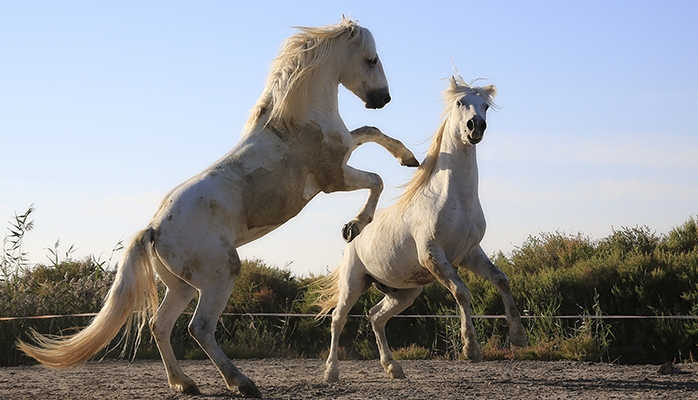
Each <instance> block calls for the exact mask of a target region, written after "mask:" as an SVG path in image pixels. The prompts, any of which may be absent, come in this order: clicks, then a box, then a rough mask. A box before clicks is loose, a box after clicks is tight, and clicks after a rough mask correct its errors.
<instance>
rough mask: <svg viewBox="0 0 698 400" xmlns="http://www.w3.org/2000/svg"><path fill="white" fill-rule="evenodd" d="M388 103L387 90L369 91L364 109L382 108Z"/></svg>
mask: <svg viewBox="0 0 698 400" xmlns="http://www.w3.org/2000/svg"><path fill="white" fill-rule="evenodd" d="M388 103H390V92H389V91H388V88H387V87H386V88H384V89H377V90H371V91H370V92H368V93H367V94H366V108H373V109H376V108H383V107H384V106H385V105H386V104H388Z"/></svg>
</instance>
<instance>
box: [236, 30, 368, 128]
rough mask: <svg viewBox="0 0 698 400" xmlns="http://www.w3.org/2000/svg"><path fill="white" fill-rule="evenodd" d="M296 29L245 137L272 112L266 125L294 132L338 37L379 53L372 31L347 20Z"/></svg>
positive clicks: (253, 112) (278, 59)
mask: <svg viewBox="0 0 698 400" xmlns="http://www.w3.org/2000/svg"><path fill="white" fill-rule="evenodd" d="M295 28H296V29H298V31H299V32H298V33H296V34H294V35H292V36H291V37H289V38H288V39H286V40H285V41H284V42H283V43H282V44H281V47H280V48H279V53H278V55H277V57H276V58H275V59H274V60H273V61H272V63H271V66H270V70H269V74H268V75H267V80H266V84H265V88H264V91H263V93H262V95H261V97H260V98H259V100H258V101H257V104H256V105H255V106H254V107H253V108H252V110H251V111H250V117H249V119H248V120H247V124H246V125H245V129H244V131H243V135H250V134H252V133H253V129H254V126H255V125H256V123H257V122H258V120H259V118H261V117H262V116H263V115H265V114H266V113H269V117H268V119H267V122H266V123H267V124H269V123H273V124H274V125H275V126H277V127H278V128H279V129H282V130H284V131H286V132H293V131H294V129H293V124H294V122H295V121H298V120H300V119H302V118H303V116H304V115H305V113H306V112H307V110H306V108H307V105H308V103H309V99H308V88H309V83H310V82H312V81H313V80H314V79H316V78H317V74H318V73H319V71H320V68H319V67H320V66H322V65H323V64H325V63H326V62H327V60H328V59H329V58H330V57H331V56H332V54H333V48H334V46H336V45H337V43H338V42H339V40H338V39H339V38H342V39H345V41H346V42H347V43H351V42H353V43H356V44H357V45H358V51H361V52H366V53H375V52H376V49H375V42H374V41H373V36H372V35H371V33H370V31H369V30H368V29H366V28H363V27H361V26H359V25H358V24H357V22H356V21H353V20H350V19H347V18H344V17H342V20H341V21H340V22H339V23H337V24H334V25H329V26H324V27H316V28H312V27H295Z"/></svg>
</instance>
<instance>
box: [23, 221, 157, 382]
mask: <svg viewBox="0 0 698 400" xmlns="http://www.w3.org/2000/svg"><path fill="white" fill-rule="evenodd" d="M150 241H151V231H150V229H146V230H143V231H141V232H139V233H138V234H137V235H136V236H135V237H134V238H133V239H132V240H131V242H130V243H129V244H128V246H127V247H126V249H125V252H124V255H123V257H122V258H121V262H120V263H119V268H118V271H117V273H116V277H115V278H114V283H113V284H112V287H111V289H109V293H108V294H107V297H106V300H105V302H104V306H103V307H102V309H101V310H100V311H99V313H98V314H97V316H96V317H95V318H94V319H93V320H92V322H91V323H90V325H88V326H87V327H86V328H85V329H84V330H82V331H80V332H78V333H76V334H74V335H70V336H65V337H47V336H44V335H41V334H39V333H37V332H35V331H32V336H33V339H34V340H35V341H36V343H37V345H30V344H27V343H24V342H22V341H18V342H17V348H19V349H20V350H22V351H23V352H25V353H26V354H27V355H29V356H31V357H33V358H35V359H37V360H38V361H39V362H40V363H42V364H44V365H46V366H49V367H52V368H68V367H73V366H77V365H79V364H82V363H84V362H85V361H87V360H88V359H89V358H90V357H92V356H93V355H95V354H96V353H97V352H98V351H100V350H102V349H103V348H105V347H106V346H107V345H108V344H109V342H111V340H112V339H113V338H114V337H115V336H116V335H117V334H118V333H119V331H120V330H121V327H122V326H124V324H126V333H125V335H126V338H128V337H129V335H130V333H131V331H132V330H133V329H134V327H135V328H136V330H137V336H136V343H138V342H139V341H140V336H141V330H142V329H143V327H144V326H145V325H146V324H147V323H148V320H149V319H150V317H151V316H152V315H153V314H154V313H155V311H156V309H157V306H158V295H157V287H156V284H155V274H154V272H153V267H152V265H151V262H150V259H149V257H148V249H147V246H149V244H150Z"/></svg>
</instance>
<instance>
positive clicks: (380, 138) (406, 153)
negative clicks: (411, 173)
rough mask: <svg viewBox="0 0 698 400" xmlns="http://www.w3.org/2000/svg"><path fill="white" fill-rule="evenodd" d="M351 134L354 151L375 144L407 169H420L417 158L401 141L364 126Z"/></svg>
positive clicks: (376, 129) (374, 128)
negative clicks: (365, 144) (363, 145)
mask: <svg viewBox="0 0 698 400" xmlns="http://www.w3.org/2000/svg"><path fill="white" fill-rule="evenodd" d="M350 133H351V138H352V140H353V142H354V145H353V147H352V151H354V150H356V148H357V147H359V146H361V145H362V144H364V143H368V142H373V143H376V144H378V145H381V146H382V147H383V148H385V149H386V150H388V152H390V154H392V155H393V157H395V158H397V159H398V161H400V164H402V165H404V166H406V167H419V161H417V158H415V156H414V154H413V153H412V152H411V151H410V150H409V149H408V148H407V147H405V145H404V144H402V142H401V141H399V140H397V139H394V138H391V137H390V136H388V135H386V134H385V133H383V132H381V130H380V129H378V128H376V127H374V126H362V127H361V128H357V129H354V130H353V131H351V132H350Z"/></svg>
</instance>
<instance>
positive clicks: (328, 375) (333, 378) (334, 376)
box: [324, 371, 339, 383]
mask: <svg viewBox="0 0 698 400" xmlns="http://www.w3.org/2000/svg"><path fill="white" fill-rule="evenodd" d="M324 380H325V382H326V383H331V382H337V381H338V380H339V372H338V371H332V372H325V379H324Z"/></svg>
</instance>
